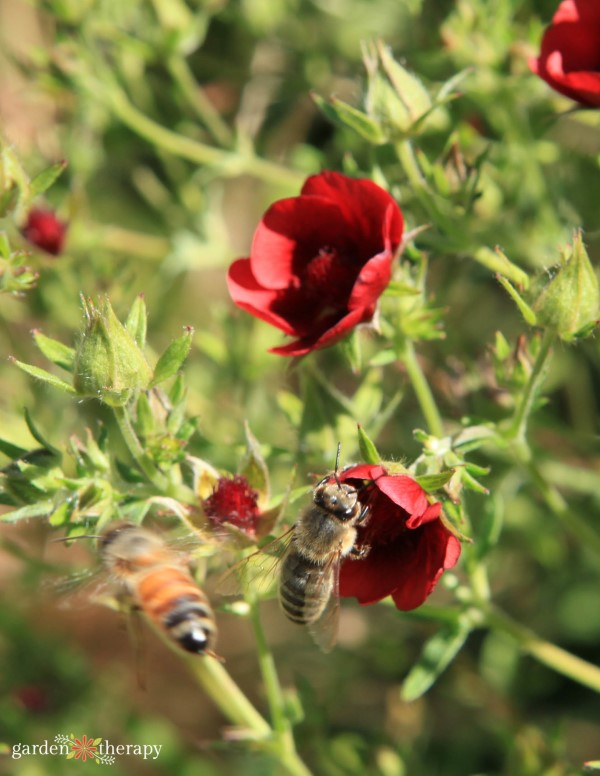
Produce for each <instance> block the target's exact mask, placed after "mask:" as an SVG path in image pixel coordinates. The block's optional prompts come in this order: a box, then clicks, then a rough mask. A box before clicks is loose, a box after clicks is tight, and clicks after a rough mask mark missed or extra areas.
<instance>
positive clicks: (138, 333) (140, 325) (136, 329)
mask: <svg viewBox="0 0 600 776" xmlns="http://www.w3.org/2000/svg"><path fill="white" fill-rule="evenodd" d="M147 322H148V313H147V311H146V302H145V301H144V295H143V294H140V295H139V296H137V297H136V299H135V302H134V303H133V304H132V305H131V310H130V311H129V315H128V316H127V320H126V321H125V328H126V329H127V331H128V332H129V333H130V334H131V336H132V337H133V339H134V340H135V343H136V345H137V346H138V347H139V348H140V349H141V348H143V347H144V345H145V344H146V327H147Z"/></svg>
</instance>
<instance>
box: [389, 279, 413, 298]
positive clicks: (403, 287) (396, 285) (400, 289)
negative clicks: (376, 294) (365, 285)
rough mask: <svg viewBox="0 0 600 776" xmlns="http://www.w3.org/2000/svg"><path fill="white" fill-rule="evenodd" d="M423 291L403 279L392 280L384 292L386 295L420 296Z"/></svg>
mask: <svg viewBox="0 0 600 776" xmlns="http://www.w3.org/2000/svg"><path fill="white" fill-rule="evenodd" d="M420 293H421V291H420V290H419V289H418V288H415V286H411V285H409V284H408V283H403V282H402V281H401V280H390V282H389V283H388V284H387V286H386V287H385V291H384V292H383V295H384V296H419V294H420Z"/></svg>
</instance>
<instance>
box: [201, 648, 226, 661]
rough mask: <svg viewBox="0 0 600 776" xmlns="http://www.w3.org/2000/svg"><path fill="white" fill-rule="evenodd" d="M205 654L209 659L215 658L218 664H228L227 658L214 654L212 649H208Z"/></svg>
mask: <svg viewBox="0 0 600 776" xmlns="http://www.w3.org/2000/svg"><path fill="white" fill-rule="evenodd" d="M204 654H205V655H206V656H207V657H212V658H214V659H215V660H216V661H217V663H225V662H226V660H225V658H224V657H222V656H221V655H217V653H216V652H213V651H212V649H207V650H206V652H205V653H204Z"/></svg>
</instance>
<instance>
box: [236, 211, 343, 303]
mask: <svg viewBox="0 0 600 776" xmlns="http://www.w3.org/2000/svg"><path fill="white" fill-rule="evenodd" d="M348 234H349V224H348V223H347V221H346V220H345V218H344V216H343V214H342V212H341V210H340V207H339V205H338V204H337V203H336V202H330V201H329V200H327V199H325V198H323V197H293V198H290V199H281V200H279V201H278V202H275V203H274V204H273V205H271V207H270V208H269V209H268V210H267V212H266V213H265V214H264V216H263V218H262V221H261V222H260V224H259V225H258V227H257V228H256V232H255V233H254V240H253V241H252V250H251V259H250V262H251V264H252V272H253V274H254V276H255V278H256V280H257V281H258V283H260V284H261V285H262V286H264V287H265V288H273V289H281V288H287V287H288V286H289V285H290V283H291V284H293V285H295V286H296V287H298V285H299V282H298V280H299V276H300V273H301V271H302V269H303V268H304V267H305V266H306V264H307V263H308V262H309V261H310V260H311V259H313V258H314V257H315V256H318V255H319V251H320V250H321V249H322V248H323V247H326V246H329V245H334V246H335V247H340V248H341V249H343V250H346V249H347V248H348Z"/></svg>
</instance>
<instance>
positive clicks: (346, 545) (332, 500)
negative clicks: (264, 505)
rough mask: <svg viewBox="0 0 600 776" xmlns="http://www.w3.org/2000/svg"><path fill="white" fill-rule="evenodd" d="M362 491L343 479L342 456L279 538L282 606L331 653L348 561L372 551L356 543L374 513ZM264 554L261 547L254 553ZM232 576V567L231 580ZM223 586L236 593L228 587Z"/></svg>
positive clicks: (289, 616)
mask: <svg viewBox="0 0 600 776" xmlns="http://www.w3.org/2000/svg"><path fill="white" fill-rule="evenodd" d="M338 458H339V449H338ZM332 480H333V481H332ZM359 495H360V494H359V490H358V489H357V488H355V487H353V486H352V485H349V484H347V483H342V482H340V479H339V477H338V468H337V459H336V468H335V471H334V472H333V473H332V474H328V475H327V476H326V477H324V478H323V479H322V480H321V481H320V482H319V483H317V485H316V486H315V488H314V489H313V503H312V504H311V505H310V506H308V507H306V509H304V510H303V512H301V513H300V515H299V517H298V519H297V521H296V523H295V524H294V525H293V526H292V528H291V529H290V530H289V531H288V532H287V533H286V534H284V535H283V536H282V537H280V538H279V539H278V540H275V542H274V544H276V545H279V558H278V561H277V562H276V564H275V567H276V568H278V569H279V602H280V605H281V608H282V609H283V612H284V614H285V615H286V617H287V618H288V619H289V620H291V621H292V622H295V623H298V624H300V625H306V626H307V627H308V629H309V631H310V633H311V635H312V637H313V639H314V641H315V642H316V643H317V644H318V645H319V646H320V647H321V649H322V650H323V651H324V652H329V651H330V650H331V649H332V648H333V646H334V645H335V642H336V639H337V631H338V622H339V607H340V600H339V575H340V567H341V564H342V561H343V560H344V559H345V558H361V557H364V556H365V555H366V553H367V552H368V547H364V546H363V547H358V546H357V545H356V539H357V527H358V526H360V525H363V524H364V523H365V521H366V519H367V517H368V513H369V507H368V505H364V504H362V503H361V502H360V500H359ZM267 548H268V547H267ZM267 548H265V550H266V549H267ZM262 553H263V550H259V551H258V553H254V555H257V554H262ZM252 557H253V556H250V557H249V558H247V559H246V561H243V563H244V562H247V561H249V560H250V559H251V558H252ZM234 568H235V567H234ZM230 571H231V570H230ZM229 576H230V574H229V572H228V573H227V575H226V577H225V579H226V578H227V577H229ZM221 590H222V592H225V593H227V592H233V590H232V589H231V588H229V590H227V589H226V588H224V587H223V586H222V587H221Z"/></svg>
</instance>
